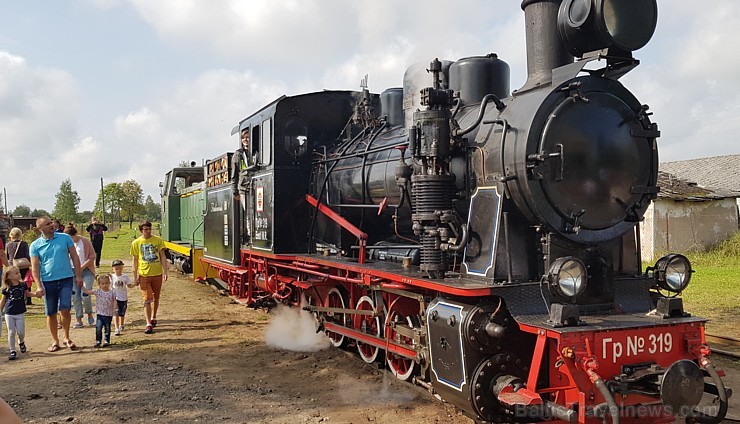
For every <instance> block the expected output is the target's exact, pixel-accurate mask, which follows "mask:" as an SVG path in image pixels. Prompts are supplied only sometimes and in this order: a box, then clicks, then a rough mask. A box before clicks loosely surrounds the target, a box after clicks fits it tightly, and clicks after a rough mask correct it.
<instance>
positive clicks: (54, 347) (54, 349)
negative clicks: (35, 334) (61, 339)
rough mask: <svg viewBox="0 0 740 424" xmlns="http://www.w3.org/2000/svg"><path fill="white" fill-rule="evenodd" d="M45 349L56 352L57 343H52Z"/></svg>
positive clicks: (57, 348)
mask: <svg viewBox="0 0 740 424" xmlns="http://www.w3.org/2000/svg"><path fill="white" fill-rule="evenodd" d="M46 350H48V351H49V352H56V351H57V350H59V345H58V344H56V343H52V345H51V346H49V348H48V349H46Z"/></svg>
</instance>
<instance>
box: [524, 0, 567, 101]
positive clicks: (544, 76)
mask: <svg viewBox="0 0 740 424" xmlns="http://www.w3.org/2000/svg"><path fill="white" fill-rule="evenodd" d="M561 2H562V0H524V1H522V10H524V25H525V27H526V36H527V82H526V84H524V87H522V88H521V89H519V90H518V91H522V90H524V89H527V88H532V87H534V86H536V85H538V84H540V85H541V84H546V83H549V82H550V81H551V80H552V70H553V69H555V68H557V67H560V66H563V65H567V64H569V63H573V56H571V55H570V54H569V53H568V51H567V49H566V47H565V44H564V43H563V42H562V41H560V34H559V33H558V9H559V8H560V3H561Z"/></svg>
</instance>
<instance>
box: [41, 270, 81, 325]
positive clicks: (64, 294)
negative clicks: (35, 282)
mask: <svg viewBox="0 0 740 424" xmlns="http://www.w3.org/2000/svg"><path fill="white" fill-rule="evenodd" d="M73 284H74V277H69V278H62V279H61V280H53V281H44V312H45V313H46V316H51V315H56V314H57V312H59V311H69V310H70V309H72V285H73Z"/></svg>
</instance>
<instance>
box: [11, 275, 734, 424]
mask: <svg viewBox="0 0 740 424" xmlns="http://www.w3.org/2000/svg"><path fill="white" fill-rule="evenodd" d="M129 298H130V299H131V300H133V301H132V302H130V306H129V313H128V321H129V323H128V325H127V327H126V331H125V332H124V335H122V336H120V337H115V336H113V345H112V346H111V347H108V348H101V349H96V348H94V347H93V343H94V340H95V336H94V328H91V327H87V326H86V327H85V328H83V329H77V330H71V331H72V337H73V340H75V342H76V343H77V345H78V346H79V348H78V349H77V350H76V351H74V352H73V351H70V350H69V349H66V348H63V349H62V350H60V351H59V352H56V353H48V352H46V347H47V346H48V345H49V341H50V337H49V334H48V332H47V330H46V329H45V327H44V323H43V318H44V317H43V311H42V308H41V306H40V305H39V304H40V301H39V300H38V299H34V303H35V305H34V306H32V307H31V310H30V312H29V313H28V314H27V326H28V327H30V328H29V329H28V331H27V333H28V335H27V339H26V344H27V346H28V348H29V351H28V353H26V354H20V355H19V359H18V360H16V361H14V362H10V361H8V360H7V359H6V356H7V343H6V341H7V335H6V332H5V331H3V335H2V339H1V340H0V354H1V355H2V356H0V395H1V396H2V398H3V399H5V400H6V401H7V402H8V403H9V404H10V405H11V406H12V407H13V408H14V409H15V411H16V412H17V413H18V415H19V416H20V417H21V418H22V419H23V420H24V421H25V422H28V423H50V422H80V423H121V422H132V423H138V422H151V421H156V422H158V423H183V422H206V423H211V422H224V423H286V424H287V423H290V424H293V423H319V422H329V423H367V422H378V423H398V422H403V423H404V424H421V423H425V424H426V423H465V424H471V423H472V421H471V420H469V419H467V418H465V417H464V416H461V415H460V414H459V413H458V412H456V411H455V410H454V408H451V407H449V406H447V405H446V404H443V403H442V402H439V401H436V400H434V399H433V398H432V397H431V396H430V395H429V394H428V393H427V392H426V391H424V390H422V389H420V388H418V387H416V386H412V385H411V384H408V383H401V382H398V381H396V380H395V378H394V377H392V376H391V375H390V374H388V373H385V372H381V371H380V370H378V369H377V368H375V367H372V366H370V365H367V364H365V363H364V362H362V361H361V360H360V359H359V358H358V357H357V356H356V355H353V354H350V353H349V352H345V351H341V350H338V349H325V350H321V351H318V352H311V353H299V352H288V351H282V350H277V349H275V348H271V347H268V346H267V345H266V344H265V331H266V328H267V327H268V325H269V323H270V317H269V316H268V315H266V314H265V313H264V312H262V311H254V310H251V309H249V308H246V307H245V306H243V305H240V304H237V303H235V302H234V301H232V300H231V299H230V298H228V297H225V296H219V295H217V293H216V292H215V291H214V290H213V289H212V288H210V287H208V286H205V285H201V284H198V283H194V282H193V281H191V280H189V279H182V278H177V277H176V276H175V275H174V274H172V278H171V279H170V281H169V282H167V283H165V289H164V292H163V300H162V307H161V312H160V314H159V315H160V323H159V325H158V326H157V328H156V331H155V333H154V334H151V335H146V334H144V333H143V329H144V320H143V317H142V312H141V310H142V307H141V304H140V302H139V295H138V290H130V292H129ZM733 366H734V369H733V368H732V367H733ZM733 366H731V368H730V370H728V371H729V372H730V376H731V380H732V381H733V382H735V384H734V386H735V387H737V386H738V384H737V382H738V379H737V376H738V375H740V372H738V366H737V364H735V365H733Z"/></svg>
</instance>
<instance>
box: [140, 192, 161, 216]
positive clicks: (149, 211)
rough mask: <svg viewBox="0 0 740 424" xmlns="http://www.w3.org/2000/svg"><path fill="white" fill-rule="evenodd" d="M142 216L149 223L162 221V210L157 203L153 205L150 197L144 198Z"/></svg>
mask: <svg viewBox="0 0 740 424" xmlns="http://www.w3.org/2000/svg"><path fill="white" fill-rule="evenodd" d="M144 216H145V217H146V219H147V220H149V221H150V222H153V221H159V220H160V219H162V209H161V207H160V205H159V203H154V199H152V196H146V200H145V201H144Z"/></svg>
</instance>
